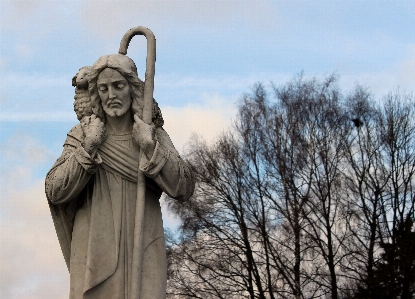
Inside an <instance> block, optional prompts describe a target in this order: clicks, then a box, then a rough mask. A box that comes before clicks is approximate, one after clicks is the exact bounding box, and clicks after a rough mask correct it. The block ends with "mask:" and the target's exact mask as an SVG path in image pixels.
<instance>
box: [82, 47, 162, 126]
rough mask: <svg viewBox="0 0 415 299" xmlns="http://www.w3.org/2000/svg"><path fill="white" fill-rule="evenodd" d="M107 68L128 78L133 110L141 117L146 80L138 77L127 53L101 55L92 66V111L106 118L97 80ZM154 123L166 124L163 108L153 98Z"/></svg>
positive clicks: (90, 76) (90, 78) (89, 84)
mask: <svg viewBox="0 0 415 299" xmlns="http://www.w3.org/2000/svg"><path fill="white" fill-rule="evenodd" d="M106 68H112V69H114V70H116V71H118V72H119V73H120V74H121V75H122V76H124V78H125V79H126V80H127V82H128V84H129V86H130V94H131V98H132V110H133V113H134V114H137V115H138V116H139V117H140V118H142V115H143V97H142V95H143V92H144V82H143V81H141V80H140V78H138V75H137V67H136V65H135V63H134V61H133V60H132V59H131V58H129V57H128V56H126V55H121V54H113V55H104V56H101V57H100V58H99V59H98V60H97V61H96V62H95V63H94V65H93V66H92V69H91V71H90V73H89V76H88V89H89V95H90V97H91V104H92V111H93V112H94V114H96V115H98V116H99V117H100V118H101V119H103V120H104V119H105V114H104V112H103V109H102V104H101V99H100V97H99V94H98V88H97V81H98V76H99V74H100V73H101V72H102V71H103V70H104V69H106ZM152 120H153V123H154V124H155V126H156V127H161V126H163V124H164V120H163V116H162V114H161V110H160V108H159V107H158V104H157V102H156V101H155V100H154V99H153V116H152Z"/></svg>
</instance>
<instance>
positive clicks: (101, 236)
mask: <svg viewBox="0 0 415 299" xmlns="http://www.w3.org/2000/svg"><path fill="white" fill-rule="evenodd" d="M83 139H84V136H83V133H82V129H81V127H80V125H77V126H75V127H74V128H73V129H72V130H71V131H70V132H69V133H68V136H67V139H66V141H65V144H64V150H63V153H62V155H61V157H60V158H59V159H58V160H57V161H56V163H55V165H54V166H53V167H52V169H51V170H50V171H49V173H48V175H47V177H46V182H45V183H46V194H47V198H48V201H49V205H50V208H51V213H52V218H53V221H54V224H55V228H56V232H57V235H58V238H59V242H60V244H61V248H62V252H63V255H64V258H65V261H66V263H67V266H68V269H69V272H70V299H98V298H99V299H106V298H110V299H159V298H160V299H161V298H165V297H166V274H167V273H166V272H167V271H166V252H165V241H164V232H163V223H162V218H161V209H160V204H159V198H160V196H161V193H162V192H163V191H164V192H166V193H167V194H168V195H169V196H171V197H174V198H176V199H178V200H186V199H188V198H189V197H190V196H191V195H192V193H193V190H194V180H193V176H192V174H191V172H190V170H189V168H188V166H187V165H186V163H185V162H184V161H183V160H182V159H181V158H180V157H179V155H178V153H177V151H176V150H175V149H174V146H173V144H172V143H171V141H170V138H169V137H168V135H167V133H166V132H165V131H164V130H163V129H162V128H157V129H156V139H157V141H156V147H155V150H154V153H153V156H152V157H146V156H145V155H144V154H143V155H142V156H141V157H140V154H139V147H138V145H137V144H136V142H135V141H134V140H133V138H132V134H126V135H108V136H107V139H106V141H105V142H104V143H103V144H101V146H100V147H99V150H98V154H97V155H96V157H94V158H91V157H90V155H89V154H88V153H87V152H86V151H85V150H84V149H83V147H82V146H81V144H82V141H83ZM139 170H140V171H142V172H143V173H144V174H145V186H144V184H143V186H141V185H140V186H137V173H138V171H139ZM137 187H138V188H146V189H145V203H144V205H143V206H144V213H137V214H141V215H144V216H139V215H138V216H137V215H136V204H137V200H138V198H137ZM141 218H142V219H141ZM137 225H142V230H141V233H140V234H139V235H135V233H134V231H135V228H136V226H137ZM137 238H138V239H137ZM135 239H137V240H139V241H140V242H142V243H141V244H142V248H141V249H140V248H137V242H135ZM137 240H136V241H137ZM137 250H141V252H142V260H141V269H136V268H134V266H133V264H134V263H133V261H132V259H133V255H134V252H135V251H137ZM135 271H141V272H135ZM134 277H141V279H140V280H141V282H140V283H139V284H140V285H139V296H138V298H137V296H136V295H133V294H132V292H131V289H132V285H133V284H138V282H137V281H132V280H133V278H134Z"/></svg>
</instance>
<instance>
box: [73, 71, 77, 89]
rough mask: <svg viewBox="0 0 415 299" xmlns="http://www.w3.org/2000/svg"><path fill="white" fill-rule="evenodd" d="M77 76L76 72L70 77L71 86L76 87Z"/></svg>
mask: <svg viewBox="0 0 415 299" xmlns="http://www.w3.org/2000/svg"><path fill="white" fill-rule="evenodd" d="M77 76H78V73H76V75H75V76H73V78H72V86H74V87H76V77H77Z"/></svg>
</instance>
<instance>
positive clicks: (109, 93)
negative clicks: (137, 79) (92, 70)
mask: <svg viewBox="0 0 415 299" xmlns="http://www.w3.org/2000/svg"><path fill="white" fill-rule="evenodd" d="M97 87H98V94H99V97H100V98H101V103H102V108H103V109H104V112H105V113H106V114H107V115H108V116H110V117H116V116H122V115H124V114H125V113H126V112H127V111H128V110H129V109H130V107H131V96H130V86H129V85H128V81H127V80H126V79H125V78H124V76H123V75H121V74H120V73H119V72H118V71H116V70H114V69H111V68H106V69H104V70H103V71H102V72H101V73H100V74H99V75H98V80H97Z"/></svg>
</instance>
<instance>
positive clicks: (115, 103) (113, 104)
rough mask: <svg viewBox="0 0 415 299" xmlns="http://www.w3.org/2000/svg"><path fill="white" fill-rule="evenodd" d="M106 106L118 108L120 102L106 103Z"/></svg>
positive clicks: (120, 104)
mask: <svg viewBox="0 0 415 299" xmlns="http://www.w3.org/2000/svg"><path fill="white" fill-rule="evenodd" d="M107 106H108V107H109V108H120V107H122V102H111V103H107Z"/></svg>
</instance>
